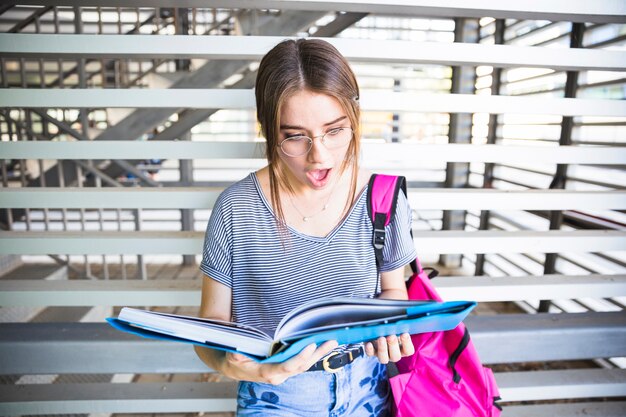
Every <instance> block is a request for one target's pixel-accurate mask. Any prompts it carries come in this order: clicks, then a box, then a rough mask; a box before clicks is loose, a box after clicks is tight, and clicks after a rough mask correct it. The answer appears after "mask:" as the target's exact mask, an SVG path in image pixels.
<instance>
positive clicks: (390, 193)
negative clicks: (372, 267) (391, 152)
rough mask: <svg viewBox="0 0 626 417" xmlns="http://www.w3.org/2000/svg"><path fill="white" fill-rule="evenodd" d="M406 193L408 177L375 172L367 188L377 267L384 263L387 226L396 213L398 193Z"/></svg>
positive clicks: (368, 211)
mask: <svg viewBox="0 0 626 417" xmlns="http://www.w3.org/2000/svg"><path fill="white" fill-rule="evenodd" d="M400 190H402V191H403V192H404V194H405V195H406V179H405V178H404V177H399V176H395V175H382V174H373V175H372V177H371V178H370V181H369V185H368V188H367V214H368V215H369V218H370V220H371V221H372V224H373V226H374V234H373V237H372V245H373V246H374V253H375V254H376V267H377V268H378V269H380V267H381V266H382V264H383V248H384V247H385V226H387V225H388V224H389V223H390V222H391V221H392V220H393V218H394V216H395V214H396V206H397V201H398V194H399V192H400Z"/></svg>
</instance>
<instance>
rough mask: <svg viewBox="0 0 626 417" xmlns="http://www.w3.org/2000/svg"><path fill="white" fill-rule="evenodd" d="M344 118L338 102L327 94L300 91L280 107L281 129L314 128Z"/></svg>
mask: <svg viewBox="0 0 626 417" xmlns="http://www.w3.org/2000/svg"><path fill="white" fill-rule="evenodd" d="M344 117H346V114H345V111H344V109H343V107H342V106H341V104H340V103H339V101H338V100H337V99H336V98H334V97H332V96H329V95H327V94H323V93H316V92H313V91H309V90H300V91H298V92H296V93H294V94H292V95H290V96H289V97H287V98H286V99H285V102H284V103H283V105H282V106H281V112H280V125H281V128H283V127H285V128H290V127H291V128H294V127H295V128H304V129H306V128H315V127H319V126H325V125H328V124H331V123H333V122H335V121H339V119H342V118H344Z"/></svg>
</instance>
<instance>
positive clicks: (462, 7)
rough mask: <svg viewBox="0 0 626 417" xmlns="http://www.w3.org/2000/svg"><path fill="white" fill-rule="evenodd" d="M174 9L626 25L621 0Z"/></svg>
mask: <svg viewBox="0 0 626 417" xmlns="http://www.w3.org/2000/svg"><path fill="white" fill-rule="evenodd" d="M20 4H37V5H80V6H99V5H101V3H99V2H98V1H96V0H24V1H20ZM171 5H172V2H171V0H135V1H134V2H133V6H136V7H137V6H141V7H144V6H145V7H171ZM107 6H128V1H124V0H110V1H108V2H107ZM176 6H177V7H201V8H206V7H209V8H226V9H249V8H255V9H277V10H301V11H302V10H306V11H324V12H328V11H337V12H359V13H377V14H382V15H386V14H388V13H390V12H393V14H395V15H404V16H407V15H408V16H433V17H473V18H482V17H484V16H491V17H494V18H510V19H530V20H550V21H554V20H564V21H572V22H593V23H625V22H626V6H624V3H623V2H622V1H620V0H604V1H602V2H588V1H584V0H570V1H568V2H564V1H561V0H545V1H541V2H533V3H532V7H529V5H527V4H518V3H511V2H478V3H471V2H470V3H468V2H466V1H463V0H449V1H447V2H444V3H442V2H439V1H437V0H417V1H411V2H407V1H401V0H392V1H367V0H365V1H363V0H362V1H356V0H344V1H329V0H306V1H303V0H255V1H254V2H252V1H250V0H179V1H177V2H176Z"/></svg>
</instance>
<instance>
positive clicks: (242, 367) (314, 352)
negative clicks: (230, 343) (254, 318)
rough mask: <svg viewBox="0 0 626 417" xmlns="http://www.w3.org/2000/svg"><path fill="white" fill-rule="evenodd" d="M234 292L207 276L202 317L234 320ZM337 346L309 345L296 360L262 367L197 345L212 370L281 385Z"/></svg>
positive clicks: (334, 343)
mask: <svg viewBox="0 0 626 417" xmlns="http://www.w3.org/2000/svg"><path fill="white" fill-rule="evenodd" d="M231 306H232V290H231V289H230V288H228V287H227V286H226V285H224V284H221V283H219V282H217V281H215V280H213V279H211V278H209V277H207V276H204V277H203V281H202V300H201V304H200V317H207V318H214V319H219V320H227V321H231V319H232V317H231ZM335 347H337V342H335V341H328V342H326V343H324V344H322V345H320V346H316V345H314V344H313V345H309V346H307V347H306V348H305V349H303V350H302V352H300V353H299V354H298V355H296V356H294V357H293V358H291V359H289V360H287V361H285V362H282V363H277V364H260V363H259V362H257V361H255V360H253V359H251V358H249V357H247V356H245V355H241V354H239V353H230V352H228V353H227V352H224V351H220V350H215V349H209V348H205V347H201V346H194V348H195V350H196V354H197V355H198V357H199V358H200V359H201V360H202V361H203V362H204V363H206V364H207V365H208V366H209V367H210V368H212V369H213V370H215V371H217V372H219V373H221V374H222V375H224V376H227V377H229V378H232V379H236V380H244V381H254V382H265V383H270V384H280V383H282V382H283V381H285V380H286V379H287V378H289V377H290V376H293V375H296V374H299V373H302V372H305V371H306V370H307V369H309V368H310V367H311V366H312V365H313V364H314V363H315V362H317V361H318V360H320V359H321V358H323V357H324V356H325V355H326V354H328V353H329V352H330V351H331V350H333V349H334V348H335Z"/></svg>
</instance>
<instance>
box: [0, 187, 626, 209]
mask: <svg viewBox="0 0 626 417" xmlns="http://www.w3.org/2000/svg"><path fill="white" fill-rule="evenodd" d="M222 190H223V189H222V188H200V187H193V188H191V187H190V188H174V187H173V188H135V187H133V188H3V189H0V208H51V209H54V208H68V209H71V208H142V209H159V208H160V209H210V208H213V204H214V203H215V200H216V199H217V197H218V195H219V194H220V192H222ZM409 201H410V203H411V206H412V207H413V208H415V209H422V210H426V209H429V210H430V209H437V210H489V209H491V210H502V209H508V210H582V209H595V210H611V209H626V190H621V191H568V190H523V191H515V190H495V189H476V190H474V189H429V188H423V189H419V188H412V189H409Z"/></svg>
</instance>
